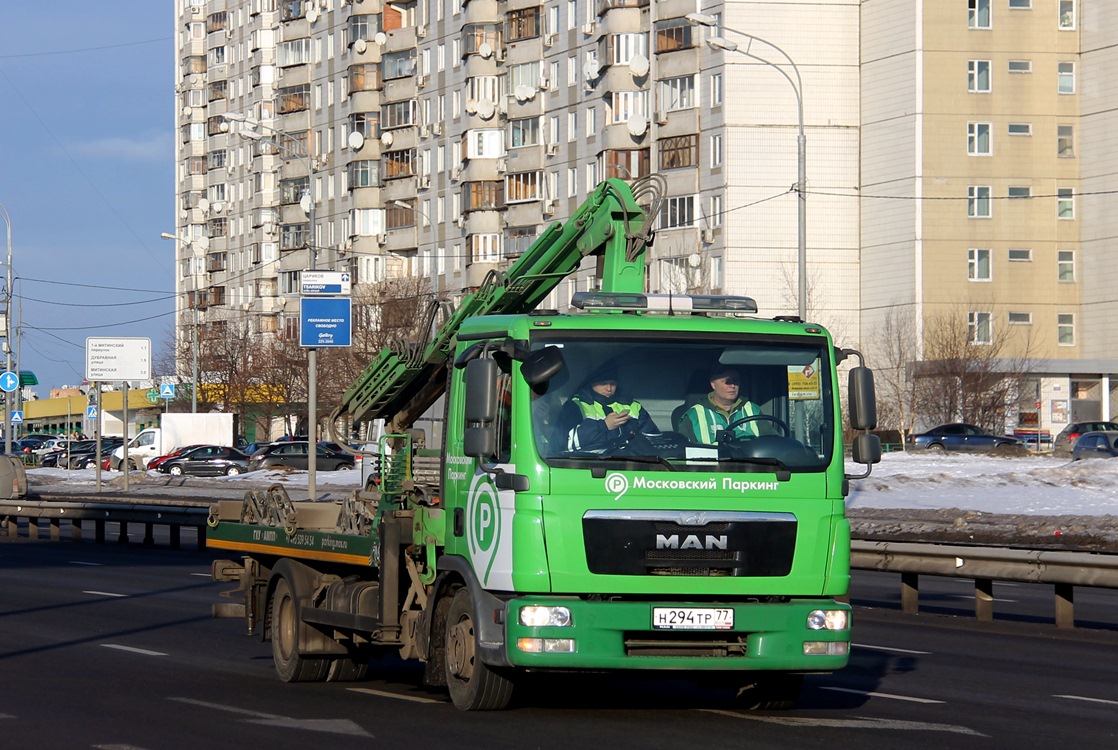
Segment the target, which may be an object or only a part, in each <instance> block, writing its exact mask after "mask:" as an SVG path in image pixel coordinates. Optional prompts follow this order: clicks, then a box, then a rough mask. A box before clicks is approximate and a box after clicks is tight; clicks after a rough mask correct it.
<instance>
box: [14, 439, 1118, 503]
mask: <svg viewBox="0 0 1118 750" xmlns="http://www.w3.org/2000/svg"><path fill="white" fill-rule="evenodd" d="M860 470H861V467H860V466H858V465H856V464H848V465H847V471H849V472H852V473H859V472H860ZM29 474H30V475H31V477H32V482H36V481H38V482H51V483H55V482H65V483H67V484H71V485H74V486H75V488H77V487H78V486H83V485H84V486H89V485H92V484H93V483H94V482H95V475H94V473H93V470H92V469H85V470H82V471H69V472H68V471H67V470H65V469H32V470H30V471H29ZM149 474H150V477H151V478H152V479H153V480H154V479H156V478H158V479H159V480H164V481H165V480H168V479H170V477H168V476H167V475H165V474H159V473H157V472H154V471H153V472H149ZM119 476H120V475H119V474H118V473H117V472H107V473H106V474H105V475H104V479H106V480H108V479H112V478H113V477H117V478H119ZM133 476H135V475H133ZM137 479H138V480H139V481H137V485H139V484H140V483H144V485H145V490H147V489H154V487H153V485H152V484H151V483H148V482H143V478H139V477H137ZM176 479H177V478H176ZM194 481H196V480H194V479H193V478H191V479H188V480H187V482H189V483H193V482H194ZM203 481H204V482H206V483H207V484H209V483H216V484H220V485H222V486H225V487H228V489H231V490H232V489H236V490H240V489H241V488H242V487H244V486H245V485H248V484H251V485H254V486H256V485H259V484H261V483H268V484H271V483H280V484H283V485H285V486H288V487H306V486H307V474H306V472H304V471H292V472H288V471H283V470H269V471H263V472H250V473H248V474H241V475H239V476H235V477H218V478H213V479H207V480H203ZM360 481H361V472H359V471H326V472H324V471H320V472H318V473H317V476H316V477H315V483H316V486H319V487H323V488H328V489H329V491H330V492H331V494H333V493H334V492H339V493H346V492H349V490H350V489H352V488H356V487H357V486H358V484H359V483H360ZM210 486H213V485H212V484H211V485H210ZM846 504H847V507H848V508H853V509H859V508H900V509H923V510H935V509H940V508H959V509H962V510H976V511H982V512H984V513H1004V514H1011V515H1075V516H1098V515H1115V516H1118V459H1115V460H1105V459H1097V460H1090V461H1075V462H1072V461H1070V460H1069V459H1067V458H1058V457H1054V456H1047V455H1037V456H1027V457H1014V458H1002V457H995V456H989V455H983V454H977V455H968V454H961V453H954V454H938V453H927V452H920V453H902V452H897V453H886V454H885V455H884V456H883V457H882V460H881V463H880V464H877V465H876V466H874V467H873V473H872V474H870V476H869V477H868V478H867V479H861V480H856V481H853V482H851V493H850V496H849V497H848V498H847V503H846Z"/></svg>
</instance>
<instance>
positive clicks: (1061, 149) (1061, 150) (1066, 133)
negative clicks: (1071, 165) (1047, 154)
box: [1056, 125, 1075, 159]
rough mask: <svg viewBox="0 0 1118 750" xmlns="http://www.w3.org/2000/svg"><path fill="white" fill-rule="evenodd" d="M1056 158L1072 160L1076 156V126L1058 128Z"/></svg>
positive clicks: (1059, 126)
mask: <svg viewBox="0 0 1118 750" xmlns="http://www.w3.org/2000/svg"><path fill="white" fill-rule="evenodd" d="M1056 156H1059V157H1061V158H1064V159H1071V158H1073V157H1074V156H1075V126H1074V125H1057V126H1056Z"/></svg>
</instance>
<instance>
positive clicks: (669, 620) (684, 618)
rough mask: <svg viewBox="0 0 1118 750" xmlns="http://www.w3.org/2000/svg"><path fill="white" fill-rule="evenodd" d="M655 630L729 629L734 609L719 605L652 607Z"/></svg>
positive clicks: (731, 624) (732, 622) (731, 626)
mask: <svg viewBox="0 0 1118 750" xmlns="http://www.w3.org/2000/svg"><path fill="white" fill-rule="evenodd" d="M652 627H653V628H654V629H656V630H730V629H731V628H733V627H734V610H732V609H724V608H721V607H653V608H652Z"/></svg>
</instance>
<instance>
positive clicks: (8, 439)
mask: <svg viewBox="0 0 1118 750" xmlns="http://www.w3.org/2000/svg"><path fill="white" fill-rule="evenodd" d="M0 218H3V219H4V225H5V227H6V231H7V238H8V278H7V283H8V285H7V287H6V291H5V292H4V369H5V370H6V371H8V372H11V371H12V282H13V279H12V217H10V216H8V209H7V208H5V207H4V204H2V203H0ZM4 455H6V456H10V455H12V394H11V393H5V394H4Z"/></svg>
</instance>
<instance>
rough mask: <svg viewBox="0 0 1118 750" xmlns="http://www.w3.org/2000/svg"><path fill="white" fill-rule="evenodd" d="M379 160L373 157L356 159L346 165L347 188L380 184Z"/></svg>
mask: <svg viewBox="0 0 1118 750" xmlns="http://www.w3.org/2000/svg"><path fill="white" fill-rule="evenodd" d="M379 166H380V162H378V161H375V160H373V159H357V160H354V161H351V162H350V163H349V165H348V166H347V177H348V179H349V189H350V190H352V189H354V188H363V187H377V186H379V185H380V170H379V169H378V167H379Z"/></svg>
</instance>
